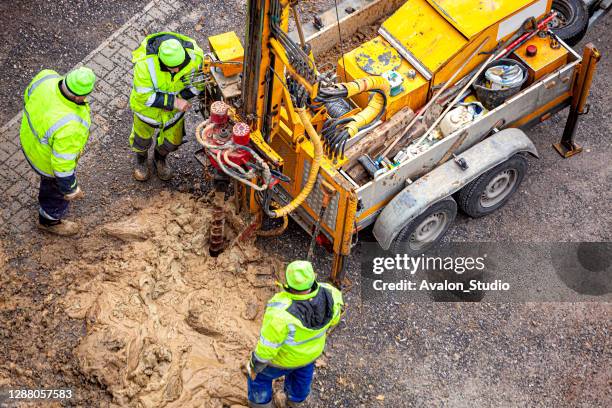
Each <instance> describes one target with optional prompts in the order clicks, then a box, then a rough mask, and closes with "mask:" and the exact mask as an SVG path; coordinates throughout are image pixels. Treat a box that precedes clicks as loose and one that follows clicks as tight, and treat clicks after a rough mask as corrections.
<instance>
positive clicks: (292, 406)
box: [286, 400, 306, 408]
mask: <svg viewBox="0 0 612 408" xmlns="http://www.w3.org/2000/svg"><path fill="white" fill-rule="evenodd" d="M305 405H306V402H305V401H302V402H295V401H290V400H287V405H286V406H287V408H300V407H304V406H305Z"/></svg>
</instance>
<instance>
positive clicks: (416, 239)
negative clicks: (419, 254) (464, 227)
mask: <svg viewBox="0 0 612 408" xmlns="http://www.w3.org/2000/svg"><path fill="white" fill-rule="evenodd" d="M447 220H448V216H447V214H446V213H445V212H439V213H434V214H431V215H430V216H429V217H427V218H425V219H424V220H423V221H422V222H421V223H420V224H419V226H418V227H416V229H415V230H414V232H413V233H412V235H410V241H409V245H410V248H411V249H412V250H415V251H418V250H421V249H423V248H424V247H425V246H427V245H428V244H430V243H432V242H434V241H435V240H436V239H437V238H438V237H439V236H440V234H442V231H444V228H445V226H446V223H447Z"/></svg>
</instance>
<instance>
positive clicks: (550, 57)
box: [514, 36, 568, 83]
mask: <svg viewBox="0 0 612 408" xmlns="http://www.w3.org/2000/svg"><path fill="white" fill-rule="evenodd" d="M529 46H534V47H535V48H536V50H537V51H536V54H535V55H533V56H531V55H529V54H528V53H527V48H528V47H529ZM514 56H515V57H516V59H518V60H519V61H520V62H522V63H523V64H525V66H526V67H527V71H528V73H529V79H528V81H529V82H528V83H533V82H534V81H537V80H538V79H540V78H543V77H545V76H546V75H548V74H550V73H551V72H554V71H556V70H557V69H559V68H561V67H562V66H564V65H565V64H566V63H567V57H568V51H567V50H566V49H565V47H563V46H562V45H561V44H559V47H558V48H552V47H551V46H550V38H548V37H545V38H540V37H538V36H535V37H533V38H532V39H531V40H529V41H527V42H526V43H525V44H523V45H522V46H521V47H520V48H518V49H517V50H516V51H515V52H514Z"/></svg>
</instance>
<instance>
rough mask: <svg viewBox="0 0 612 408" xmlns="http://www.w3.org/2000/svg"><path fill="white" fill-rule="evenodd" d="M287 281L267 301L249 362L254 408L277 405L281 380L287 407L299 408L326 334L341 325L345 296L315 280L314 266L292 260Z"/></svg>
mask: <svg viewBox="0 0 612 408" xmlns="http://www.w3.org/2000/svg"><path fill="white" fill-rule="evenodd" d="M285 277H286V281H287V285H286V286H285V290H284V291H283V292H280V293H277V294H276V295H274V296H273V297H272V298H271V299H270V301H269V302H268V305H267V307H266V312H265V314H264V317H263V323H262V327H261V335H260V337H259V342H258V343H257V348H256V349H255V352H254V353H252V354H251V360H250V361H249V362H248V364H247V370H248V372H249V378H248V379H247V381H248V392H249V395H248V398H249V406H250V407H261V408H271V407H274V403H273V402H272V381H273V380H274V379H276V378H279V377H282V376H284V377H285V394H286V396H287V405H288V406H289V407H297V406H300V404H301V403H302V402H304V400H306V397H308V394H309V393H310V385H311V383H312V377H313V374H314V366H315V360H316V359H317V358H318V357H319V356H320V355H321V353H323V349H324V348H325V340H326V334H327V331H328V330H329V329H330V328H331V327H332V326H335V325H336V324H338V322H339V321H340V314H341V311H342V306H343V304H344V303H343V300H342V293H341V292H340V291H339V290H338V289H336V288H335V287H333V286H332V285H329V284H326V283H319V282H316V281H315V273H314V271H313V269H312V264H311V263H310V262H308V261H294V262H291V263H290V264H289V265H288V266H287V270H286V272H285Z"/></svg>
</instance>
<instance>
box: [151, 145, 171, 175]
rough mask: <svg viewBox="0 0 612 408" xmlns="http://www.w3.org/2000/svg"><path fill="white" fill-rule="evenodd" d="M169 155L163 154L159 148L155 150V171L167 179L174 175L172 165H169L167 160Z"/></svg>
mask: <svg viewBox="0 0 612 408" xmlns="http://www.w3.org/2000/svg"><path fill="white" fill-rule="evenodd" d="M166 157H167V156H162V155H161V154H160V153H159V152H158V151H157V150H156V151H155V156H154V158H153V162H154V163H155V171H156V172H157V177H159V179H160V180H163V181H167V180H170V179H171V178H172V176H174V171H173V170H172V167H170V166H169V165H168V162H167V161H166Z"/></svg>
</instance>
